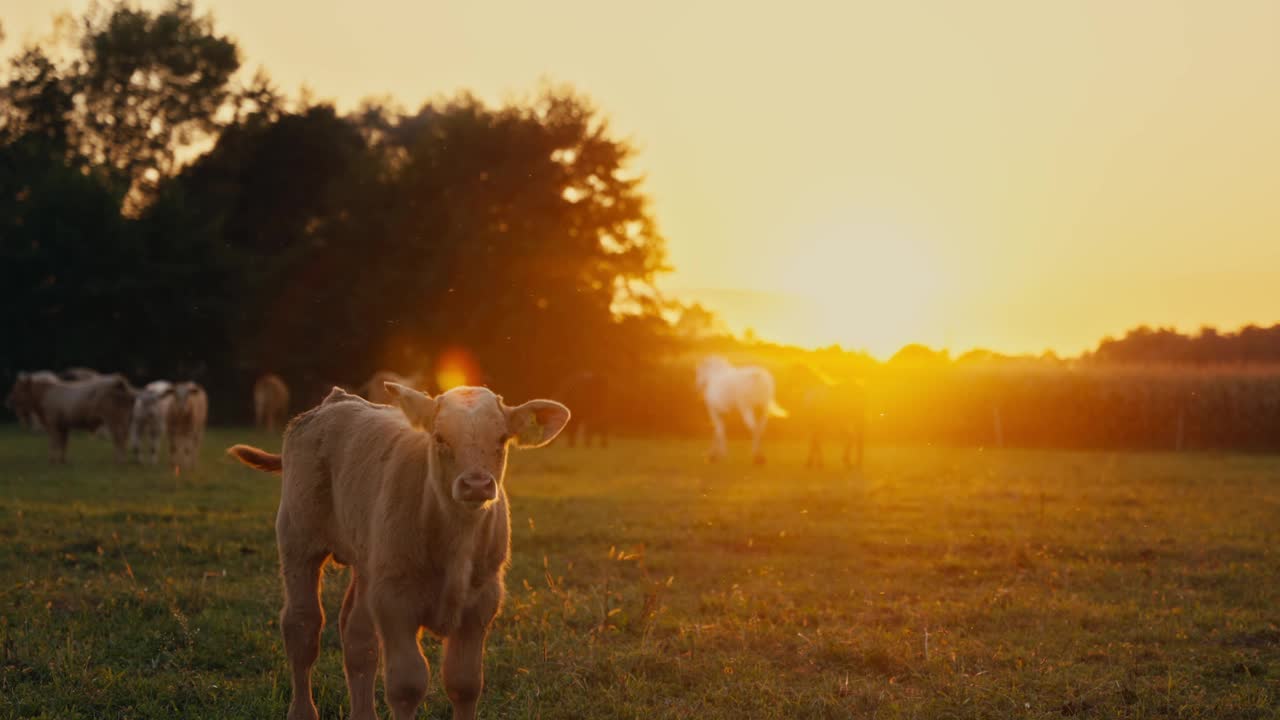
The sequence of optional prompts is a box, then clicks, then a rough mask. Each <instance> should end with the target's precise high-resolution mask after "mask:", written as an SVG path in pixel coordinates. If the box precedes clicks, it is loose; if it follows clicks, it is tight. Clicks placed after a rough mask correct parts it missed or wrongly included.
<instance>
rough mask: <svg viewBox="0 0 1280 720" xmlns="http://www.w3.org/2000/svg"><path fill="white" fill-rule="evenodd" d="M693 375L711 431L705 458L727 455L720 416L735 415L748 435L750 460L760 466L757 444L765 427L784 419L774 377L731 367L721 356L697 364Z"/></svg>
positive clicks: (761, 370)
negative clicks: (774, 418)
mask: <svg viewBox="0 0 1280 720" xmlns="http://www.w3.org/2000/svg"><path fill="white" fill-rule="evenodd" d="M696 376H697V383H698V390H699V391H700V392H701V393H702V400H703V402H704V403H706V406H707V414H708V415H710V416H711V427H712V429H713V431H714V437H713V438H712V441H711V451H710V452H709V453H708V454H707V458H708V459H709V460H711V461H712V462H714V461H716V460H717V459H719V458H722V457H724V456H726V455H728V454H729V448H728V444H727V441H726V439H725V432H724V420H723V417H722V416H724V415H726V414H728V413H732V412H737V413H738V414H739V415H740V416H741V417H742V422H743V423H744V424H745V425H746V426H747V430H749V431H750V432H751V459H752V460H753V461H754V462H755V463H756V464H757V465H760V464H763V463H764V453H763V452H761V449H760V442H761V440H763V439H764V427H765V424H766V423H767V422H768V420H769V418H770V417H786V416H787V411H786V410H783V409H782V408H781V407H780V406H779V405H778V403H777V401H776V400H775V399H774V384H773V375H772V374H771V373H770V372H769V371H768V370H766V369H764V368H762V367H758V366H755V365H751V366H745V367H734V366H733V365H732V364H730V363H729V361H728V360H726V359H724V358H723V357H720V356H719V355H711V356H708V357H707V358H705V359H703V361H702V362H700V363H698V369H697V373H696Z"/></svg>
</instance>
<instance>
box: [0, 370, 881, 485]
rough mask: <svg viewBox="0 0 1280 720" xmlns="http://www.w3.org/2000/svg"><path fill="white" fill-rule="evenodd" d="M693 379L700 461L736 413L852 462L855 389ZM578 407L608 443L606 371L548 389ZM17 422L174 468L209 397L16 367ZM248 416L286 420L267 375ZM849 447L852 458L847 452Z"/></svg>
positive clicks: (59, 454) (270, 427)
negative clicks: (703, 431) (783, 392)
mask: <svg viewBox="0 0 1280 720" xmlns="http://www.w3.org/2000/svg"><path fill="white" fill-rule="evenodd" d="M424 382H425V378H424V377H423V376H421V375H409V376H403V375H398V374H396V373H394V372H390V371H386V370H381V371H378V372H376V373H374V374H373V376H372V377H370V378H369V379H368V380H367V381H365V382H364V383H362V384H361V385H359V386H358V387H357V388H356V389H355V394H356V395H359V396H362V397H364V398H365V399H367V400H369V401H370V402H373V403H377V404H381V405H394V404H395V398H394V397H392V396H391V395H390V393H389V392H388V391H387V389H386V387H387V383H398V384H401V385H404V386H405V387H411V388H416V387H421V386H422V384H423V383H424ZM696 384H697V388H698V391H699V393H700V394H701V396H702V400H703V403H704V404H705V407H706V409H707V413H708V415H709V418H710V421H711V428H712V444H711V448H710V451H709V452H708V459H709V460H711V461H713V462H714V461H716V460H718V459H720V458H723V457H724V456H725V455H726V454H727V449H728V448H727V442H726V433H725V417H726V416H728V417H733V416H737V417H739V418H740V419H741V421H742V423H743V425H744V426H745V427H746V429H747V430H748V432H749V433H750V435H751V442H752V458H753V459H754V460H755V461H756V462H758V463H759V462H763V461H764V453H763V448H762V441H763V437H764V430H765V427H766V425H767V424H768V421H769V419H770V418H771V417H787V416H789V415H790V416H791V417H792V421H793V422H794V423H795V424H796V425H798V426H799V427H800V429H801V431H802V432H803V434H805V435H806V436H808V437H809V439H810V444H809V455H808V458H807V461H806V464H807V465H808V466H810V467H814V466H820V465H822V442H823V440H824V438H829V437H835V438H836V439H839V440H842V441H843V445H844V458H843V459H844V464H845V466H846V467H852V466H855V465H856V466H861V464H862V436H863V430H864V428H863V424H864V417H863V414H864V410H863V398H862V391H861V387H860V386H859V385H856V384H841V383H836V382H833V381H831V380H829V379H827V378H825V377H824V376H822V375H821V374H820V373H817V372H816V371H814V370H813V369H812V368H809V367H807V366H794V367H792V368H791V369H790V370H788V371H787V372H786V374H785V375H784V376H783V384H784V386H786V387H787V388H788V389H789V390H791V391H792V392H791V393H790V395H789V396H788V397H789V398H790V399H791V402H794V403H795V406H794V408H793V409H794V410H796V412H795V413H788V412H787V411H785V410H783V409H782V407H781V406H780V405H779V404H778V402H777V400H776V399H775V390H776V388H775V380H774V377H773V374H772V373H770V371H769V370H767V369H765V368H762V367H758V366H746V367H738V366H734V365H732V364H730V363H729V362H728V361H727V360H726V359H724V358H722V357H719V356H710V357H707V358H704V359H703V360H702V361H701V362H700V363H699V364H698V366H697V369H696ZM553 397H554V398H555V399H556V400H559V401H561V402H565V403H567V404H569V405H570V406H572V407H574V408H578V409H579V410H577V411H575V427H574V429H572V430H570V431H569V432H567V433H565V434H566V436H567V438H568V444H569V446H570V447H572V446H574V445H576V444H577V443H578V442H582V443H583V444H585V445H590V444H591V442H592V440H593V439H596V440H598V442H599V444H600V445H602V446H607V445H608V433H609V430H610V424H611V423H610V415H611V413H610V410H609V408H610V405H611V403H612V402H613V398H612V397H611V389H610V380H609V376H608V375H607V374H605V373H599V372H591V371H588V372H580V373H576V374H573V375H570V376H569V377H567V378H566V379H565V381H564V382H562V383H561V384H560V386H559V387H558V388H557V390H556V393H555V394H554V395H553ZM5 404H6V406H8V407H9V408H10V409H11V410H12V411H13V413H14V414H15V415H17V417H18V420H19V422H20V423H22V425H23V426H25V427H28V428H30V429H32V430H36V431H41V430H42V431H44V432H45V433H47V434H48V437H49V457H50V460H51V461H52V462H55V463H63V462H66V457H67V441H68V438H69V435H70V432H71V431H72V430H91V431H94V432H95V433H96V434H98V435H100V436H103V437H107V438H109V439H110V440H111V442H112V443H113V444H114V445H115V449H116V457H117V460H118V461H122V462H123V461H125V460H126V459H128V458H132V459H133V460H135V461H136V462H139V463H142V464H149V465H157V464H159V462H160V450H161V446H162V445H163V444H164V443H165V442H166V441H167V442H168V445H169V447H168V458H169V464H170V465H171V466H172V467H173V468H174V470H175V472H181V471H182V470H184V469H190V468H192V467H194V466H195V464H196V463H197V461H198V458H199V453H200V446H201V443H202V441H203V438H204V431H205V425H206V423H207V421H208V412H209V398H208V395H207V393H206V392H205V389H204V388H203V387H201V386H200V385H199V384H198V383H195V382H189V381H188V382H171V381H168V380H155V381H152V382H149V383H147V384H146V385H145V386H143V387H141V388H138V387H135V386H134V385H132V384H131V383H130V382H129V380H128V379H127V378H125V377H124V376H123V375H120V374H118V373H99V372H97V371H95V370H90V369H88V368H83V367H75V368H68V369H66V370H63V371H62V372H58V373H55V372H51V371H48V370H41V371H35V372H20V373H18V376H17V380H16V382H15V383H14V385H13V388H12V389H11V391H10V393H9V396H8V398H7V399H6V401H5ZM253 409H254V420H255V424H256V425H257V427H259V428H262V429H265V430H267V431H270V432H276V431H279V430H281V429H283V427H284V425H285V422H286V421H287V420H288V417H289V388H288V386H287V385H286V384H285V382H284V380H283V379H281V378H280V377H279V376H278V375H275V374H271V373H268V374H265V375H263V376H261V377H260V378H258V381H257V382H256V383H255V384H254V387H253ZM855 449H856V461H855V458H854V451H855Z"/></svg>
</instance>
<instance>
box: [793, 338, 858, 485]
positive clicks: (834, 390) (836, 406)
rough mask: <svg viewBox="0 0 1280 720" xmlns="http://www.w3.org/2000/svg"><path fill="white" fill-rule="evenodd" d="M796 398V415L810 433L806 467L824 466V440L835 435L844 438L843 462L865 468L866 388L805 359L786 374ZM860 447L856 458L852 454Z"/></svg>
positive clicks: (804, 428)
mask: <svg viewBox="0 0 1280 720" xmlns="http://www.w3.org/2000/svg"><path fill="white" fill-rule="evenodd" d="M786 380H787V383H788V385H789V386H790V390H791V392H792V393H794V394H795V396H796V398H797V402H796V403H794V405H795V413H794V415H793V418H794V420H795V422H796V423H797V424H798V425H800V426H801V428H802V429H803V430H804V432H806V433H807V434H808V435H809V455H808V457H807V458H806V459H805V466H806V467H822V464H823V462H822V441H823V439H825V438H827V437H830V436H835V437H837V438H839V439H840V440H843V442H844V466H845V467H846V468H854V467H856V468H858V469H859V470H860V469H862V454H863V445H864V436H865V434H866V425H867V410H866V404H867V401H866V391H865V389H864V388H863V386H862V383H860V382H856V381H846V382H839V381H836V380H832V379H831V378H829V377H827V376H826V375H825V374H823V373H821V372H819V371H818V370H816V369H814V368H812V367H810V366H809V365H806V364H803V363H797V364H795V365H793V366H792V367H791V368H790V371H789V372H788V373H787V375H786ZM855 449H856V451H857V460H856V461H855V460H854V459H853V457H852V455H853V451H854V450H855Z"/></svg>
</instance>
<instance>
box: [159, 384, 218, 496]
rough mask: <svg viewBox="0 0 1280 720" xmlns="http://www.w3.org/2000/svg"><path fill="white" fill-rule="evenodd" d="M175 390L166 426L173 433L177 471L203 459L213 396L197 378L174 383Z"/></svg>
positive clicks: (172, 452) (172, 457)
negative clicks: (205, 431) (194, 380)
mask: <svg viewBox="0 0 1280 720" xmlns="http://www.w3.org/2000/svg"><path fill="white" fill-rule="evenodd" d="M172 392H173V399H172V400H171V401H170V403H169V416H168V417H167V418H165V425H166V427H165V430H166V431H167V432H168V433H169V462H170V463H171V464H172V465H173V471H174V473H175V474H177V473H181V472H182V471H183V470H184V469H192V468H194V467H195V466H196V463H197V462H199V460H200V445H201V443H203V442H204V427H205V423H206V422H208V419H209V396H208V395H206V394H205V391H204V388H202V387H200V386H199V385H198V384H196V383H193V382H180V383H174V385H173V390H172Z"/></svg>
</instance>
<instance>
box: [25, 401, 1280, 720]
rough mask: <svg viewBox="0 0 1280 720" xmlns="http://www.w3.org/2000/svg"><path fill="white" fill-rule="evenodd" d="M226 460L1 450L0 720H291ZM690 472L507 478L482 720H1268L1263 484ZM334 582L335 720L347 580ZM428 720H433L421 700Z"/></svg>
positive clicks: (1275, 689) (995, 460)
mask: <svg viewBox="0 0 1280 720" xmlns="http://www.w3.org/2000/svg"><path fill="white" fill-rule="evenodd" d="M246 440H247V441H251V442H257V443H259V444H262V445H264V446H266V447H278V439H276V438H271V437H268V436H265V435H262V434H256V433H254V432H253V431H249V430H242V429H214V430H212V431H211V432H210V434H209V437H208V438H207V441H206V444H205V448H204V453H203V459H202V466H201V467H200V469H199V470H198V471H197V472H196V473H194V474H191V475H189V476H183V477H174V476H173V475H172V474H170V473H166V472H164V471H162V470H157V469H150V468H141V467H136V466H117V465H114V464H113V463H112V462H111V461H110V449H109V446H108V444H107V443H104V442H99V441H96V440H92V439H90V438H88V437H85V436H83V435H78V436H76V437H74V438H73V439H72V445H71V450H70V460H71V464H70V465H68V466H65V467H54V466H50V465H48V464H47V462H46V459H45V444H44V440H43V438H40V437H37V436H32V435H29V434H25V433H22V432H20V431H19V430H17V429H16V428H14V427H12V426H8V427H5V428H3V429H0V718H58V719H59V720H62V719H72V718H160V717H165V718H172V717H181V718H270V717H283V716H284V712H285V709H286V707H287V704H288V699H289V697H288V696H289V682H288V677H287V672H286V666H285V658H284V653H283V649H282V646H281V640H280V637H279V632H278V625H277V619H276V616H277V613H278V610H279V598H280V591H279V586H278V580H277V577H276V556H275V548H274V532H273V517H274V511H275V507H276V501H277V498H278V493H279V485H278V481H277V480H276V478H274V477H271V476H267V475H262V474H258V473H254V472H252V471H250V470H247V469H245V468H242V467H240V466H237V465H233V464H231V462H230V461H229V460H227V459H225V458H224V457H222V456H221V450H222V448H224V447H225V446H226V445H228V444H230V443H232V442H236V441H246ZM704 449H705V443H704V442H703V441H702V440H701V439H698V440H656V439H623V440H619V441H616V442H615V443H614V444H613V445H612V446H611V447H610V448H608V449H599V448H593V449H588V450H583V449H577V450H572V449H569V448H567V447H565V446H563V444H557V445H555V446H553V447H551V448H548V449H545V450H539V451H530V452H525V453H517V454H515V456H514V460H513V466H512V471H511V475H510V476H509V477H508V489H509V493H510V495H511V499H512V508H513V509H512V520H513V527H514V536H513V543H512V544H513V562H512V566H511V570H510V573H509V575H508V597H507V602H506V606H505V609H504V611H503V612H502V614H501V615H500V616H499V618H498V619H497V621H496V622H495V625H494V628H493V632H492V634H491V637H490V642H489V646H488V655H487V661H486V670H487V688H486V691H485V694H484V697H483V699H482V701H481V715H482V716H484V717H489V718H646V719H656V718H695V717H696V718H726V719H727V718H734V719H738V718H783V717H786V718H917V717H918V718H1015V717H1016V718H1048V717H1052V718H1062V717H1099V718H1102V717H1105V718H1156V717H1160V718H1166V717H1167V718H1173V717H1178V718H1270V717H1277V716H1280V542H1278V541H1280V458H1277V457H1275V456H1265V455H1230V454H1204V453H1184V454H1172V453H1167V454H1136V453H1113V452H1061V451H1042V450H1035V451H1024V450H1000V451H993V450H990V449H985V450H984V449H979V448H968V449H957V448H942V447H901V448H885V447H874V446H873V447H871V448H869V450H868V454H867V464H866V467H865V470H864V471H863V472H862V473H854V472H848V471H844V470H840V469H827V470H822V471H807V470H804V469H803V468H802V464H801V463H802V459H803V452H804V447H803V446H802V445H801V444H799V443H795V444H781V445H775V446H773V447H772V448H771V454H770V463H769V464H768V465H767V466H764V467H754V466H751V465H749V464H748V463H747V458H746V455H747V452H746V448H745V447H744V446H743V445H742V443H741V441H739V442H738V443H736V444H734V445H733V447H732V451H733V455H732V456H731V458H730V460H729V462H727V463H724V464H719V465H708V464H705V463H704V462H703V461H702V452H703V450H704ZM832 455H833V453H832V452H831V450H830V449H829V450H828V456H829V459H834V458H832V457H831V456H832ZM326 580H327V585H326V588H325V593H324V600H325V608H326V613H327V615H328V617H329V619H330V624H329V626H328V627H326V629H325V633H324V641H323V650H322V656H321V660H320V662H319V664H318V665H317V669H316V678H315V684H316V700H317V704H318V705H319V706H320V709H321V714H322V717H324V718H332V719H336V718H342V717H345V713H346V690H345V686H344V682H343V676H342V666H341V659H340V649H339V642H338V637H337V627H336V625H337V623H336V618H337V609H338V604H339V601H340V598H341V594H342V591H343V588H344V586H345V580H346V571H345V570H341V569H338V568H331V569H330V570H329V571H328V572H327V574H326ZM424 646H425V648H426V652H427V655H428V658H429V660H431V662H432V664H433V670H434V666H435V665H436V662H435V659H436V657H437V656H438V651H439V647H438V644H437V643H435V642H434V641H433V640H430V639H426V640H424ZM424 716H425V717H431V718H445V717H448V716H449V710H448V702H447V700H446V699H445V697H444V694H443V690H442V689H441V687H440V684H439V682H438V679H436V678H433V681H432V686H431V690H430V692H429V694H428V700H427V706H426V709H425V711H424Z"/></svg>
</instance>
